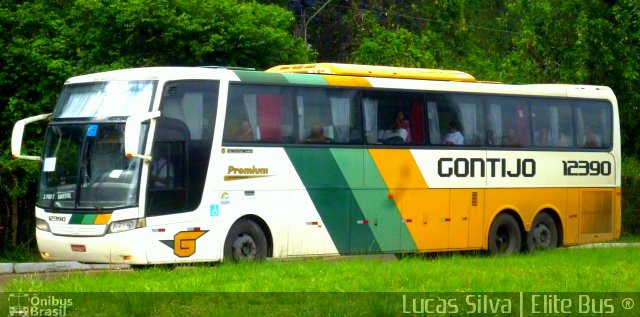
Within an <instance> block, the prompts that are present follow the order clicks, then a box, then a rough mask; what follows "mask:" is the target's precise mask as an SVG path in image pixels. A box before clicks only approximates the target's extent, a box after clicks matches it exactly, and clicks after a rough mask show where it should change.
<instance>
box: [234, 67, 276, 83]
mask: <svg viewBox="0 0 640 317" xmlns="http://www.w3.org/2000/svg"><path fill="white" fill-rule="evenodd" d="M234 73H236V75H237V76H238V77H239V78H240V80H241V81H242V82H243V83H252V84H277V85H280V84H281V85H286V84H288V81H287V79H286V78H285V77H284V76H283V75H282V74H278V73H263V72H256V71H246V70H235V71H234Z"/></svg>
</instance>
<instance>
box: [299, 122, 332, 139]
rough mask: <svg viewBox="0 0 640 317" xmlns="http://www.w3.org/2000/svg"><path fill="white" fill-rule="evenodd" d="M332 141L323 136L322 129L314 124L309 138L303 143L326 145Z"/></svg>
mask: <svg viewBox="0 0 640 317" xmlns="http://www.w3.org/2000/svg"><path fill="white" fill-rule="evenodd" d="M331 141H333V139H332V138H329V137H327V136H325V135H324V134H323V129H322V126H321V125H320V124H317V123H316V124H314V125H312V126H311V133H310V134H309V137H308V138H307V140H306V141H305V142H306V143H328V142H331Z"/></svg>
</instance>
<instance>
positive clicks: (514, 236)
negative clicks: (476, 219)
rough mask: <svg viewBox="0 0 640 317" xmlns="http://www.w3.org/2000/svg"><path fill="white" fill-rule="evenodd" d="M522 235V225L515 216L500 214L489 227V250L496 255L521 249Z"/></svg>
mask: <svg viewBox="0 0 640 317" xmlns="http://www.w3.org/2000/svg"><path fill="white" fill-rule="evenodd" d="M521 241H522V237H521V235H520V226H518V222H517V221H516V220H515V219H514V218H513V216H511V215H509V214H506V213H503V214H500V215H498V216H497V217H496V218H495V219H494V220H493V223H492V224H491V228H490V229H489V252H490V253H491V254H494V255H498V254H512V253H517V252H518V251H520V247H521Z"/></svg>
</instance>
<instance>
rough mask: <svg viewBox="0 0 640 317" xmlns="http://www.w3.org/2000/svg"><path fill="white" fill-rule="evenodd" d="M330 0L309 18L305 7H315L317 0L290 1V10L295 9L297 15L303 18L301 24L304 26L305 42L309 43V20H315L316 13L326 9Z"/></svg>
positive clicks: (303, 36) (303, 35)
mask: <svg viewBox="0 0 640 317" xmlns="http://www.w3.org/2000/svg"><path fill="white" fill-rule="evenodd" d="M329 2H331V0H326V2H325V3H324V4H323V5H322V6H321V7H320V8H319V9H318V10H316V12H314V13H313V14H312V15H311V16H310V17H309V18H308V19H307V13H306V11H305V9H307V8H313V6H314V5H315V3H316V1H315V0H291V1H289V3H288V7H289V10H291V11H293V13H294V14H295V15H296V17H300V20H301V23H300V25H301V27H302V30H301V31H302V32H301V33H302V38H303V39H304V43H305V44H307V45H308V44H309V43H307V28H308V27H309V22H311V20H313V18H315V17H316V15H318V13H320V11H322V9H324V8H325V7H326V6H327V5H328V4H329Z"/></svg>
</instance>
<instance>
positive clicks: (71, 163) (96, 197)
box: [36, 123, 147, 211]
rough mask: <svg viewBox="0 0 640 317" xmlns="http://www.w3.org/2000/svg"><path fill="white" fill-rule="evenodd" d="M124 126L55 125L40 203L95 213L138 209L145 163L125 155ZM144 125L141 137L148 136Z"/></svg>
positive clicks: (45, 161) (51, 130)
mask: <svg viewBox="0 0 640 317" xmlns="http://www.w3.org/2000/svg"><path fill="white" fill-rule="evenodd" d="M124 126H125V125H124V123H101V124H97V123H85V124H67V125H59V124H54V125H50V126H49V127H48V130H47V136H46V140H45V148H44V155H43V156H44V157H43V164H42V170H41V175H40V183H39V188H38V199H37V202H36V204H37V205H38V206H39V207H42V208H48V209H52V210H56V209H76V208H79V209H86V210H95V211H98V210H101V209H114V208H124V207H131V206H135V205H137V203H138V192H139V187H138V183H139V179H140V177H139V174H140V169H141V166H142V164H141V161H140V160H139V159H136V158H127V157H126V156H125V155H124ZM143 127H144V128H143V130H144V131H143V133H141V135H146V130H147V129H146V126H143ZM141 143H143V142H141Z"/></svg>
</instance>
